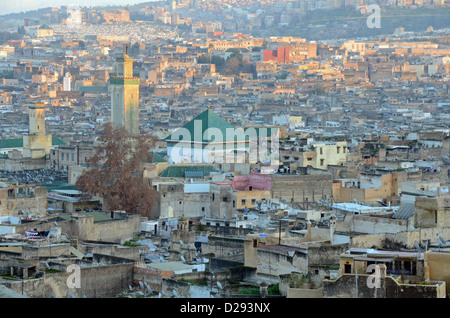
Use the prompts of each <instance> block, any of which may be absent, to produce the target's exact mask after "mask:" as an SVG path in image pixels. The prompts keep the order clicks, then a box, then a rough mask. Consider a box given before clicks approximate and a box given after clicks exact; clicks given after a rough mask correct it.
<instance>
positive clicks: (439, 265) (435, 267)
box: [424, 251, 450, 298]
mask: <svg viewBox="0 0 450 318" xmlns="http://www.w3.org/2000/svg"><path fill="white" fill-rule="evenodd" d="M424 261H425V278H427V279H430V280H433V281H436V280H437V281H444V282H445V283H446V294H447V298H448V297H450V268H449V266H448V264H449V263H450V254H448V253H438V252H433V251H428V252H426V253H425V256H424Z"/></svg>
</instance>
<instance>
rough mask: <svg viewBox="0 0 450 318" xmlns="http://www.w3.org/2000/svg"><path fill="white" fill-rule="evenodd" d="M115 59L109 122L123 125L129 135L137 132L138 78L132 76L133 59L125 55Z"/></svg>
mask: <svg viewBox="0 0 450 318" xmlns="http://www.w3.org/2000/svg"><path fill="white" fill-rule="evenodd" d="M127 49H128V48H127V47H126V48H125V52H124V54H123V56H121V57H119V58H117V59H116V73H115V74H111V76H110V79H109V85H110V87H111V122H112V125H113V127H114V128H119V127H125V129H126V130H127V131H128V133H129V134H130V135H137V134H139V78H138V77H133V59H132V58H130V57H129V56H128V55H127Z"/></svg>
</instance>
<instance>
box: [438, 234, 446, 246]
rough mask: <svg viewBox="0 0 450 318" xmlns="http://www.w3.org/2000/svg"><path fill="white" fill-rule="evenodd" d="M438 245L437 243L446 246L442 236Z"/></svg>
mask: <svg viewBox="0 0 450 318" xmlns="http://www.w3.org/2000/svg"><path fill="white" fill-rule="evenodd" d="M438 243H439V245H445V244H447V242H446V241H445V240H444V238H443V237H442V236H439V239H438Z"/></svg>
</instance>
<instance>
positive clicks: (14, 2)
mask: <svg viewBox="0 0 450 318" xmlns="http://www.w3.org/2000/svg"><path fill="white" fill-rule="evenodd" d="M148 1H149V0H0V15H3V14H8V13H15V12H21V11H29V10H36V9H39V8H46V7H57V8H59V7H60V6H62V5H63V6H64V5H69V6H77V5H78V6H89V7H90V6H97V5H127V4H137V3H142V2H148ZM150 1H151V0H150Z"/></svg>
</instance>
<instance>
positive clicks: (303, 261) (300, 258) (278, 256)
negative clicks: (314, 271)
mask: <svg viewBox="0 0 450 318" xmlns="http://www.w3.org/2000/svg"><path fill="white" fill-rule="evenodd" d="M256 266H257V272H258V274H262V275H268V276H279V275H283V274H289V273H291V272H292V271H298V272H302V273H307V272H308V255H307V254H304V253H301V252H294V253H293V255H292V256H290V255H288V254H284V253H280V252H277V251H270V250H265V249H258V261H257V264H256Z"/></svg>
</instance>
